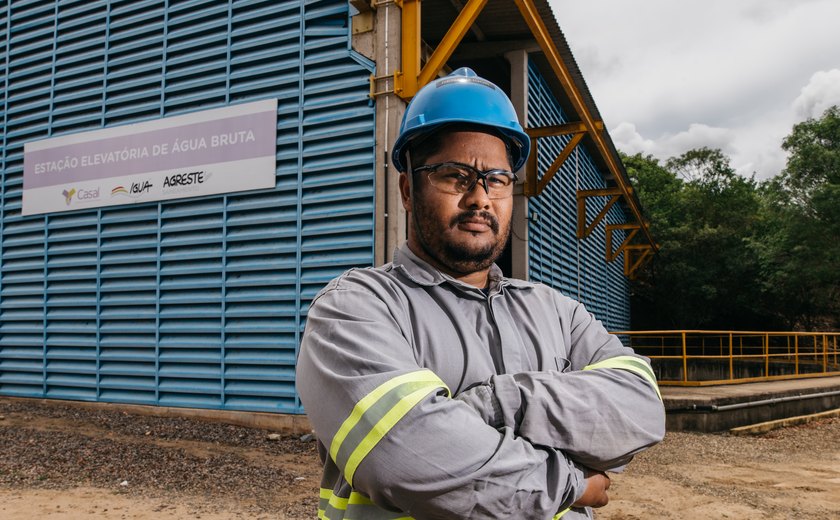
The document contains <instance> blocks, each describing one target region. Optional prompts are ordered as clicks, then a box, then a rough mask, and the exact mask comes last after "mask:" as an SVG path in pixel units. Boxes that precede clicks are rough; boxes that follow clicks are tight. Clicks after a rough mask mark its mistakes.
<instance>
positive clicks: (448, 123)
mask: <svg viewBox="0 0 840 520" xmlns="http://www.w3.org/2000/svg"><path fill="white" fill-rule="evenodd" d="M528 152H529V140H528V136H527V135H526V134H525V133H524V132H523V131H522V128H521V126H520V125H519V123H518V121H517V118H516V113H515V111H514V109H513V106H512V105H511V103H510V100H509V99H508V98H507V97H506V96H505V94H504V93H503V92H502V91H501V90H499V88H498V87H496V86H495V85H493V84H492V83H490V82H488V81H486V80H484V79H482V78H479V77H477V76H476V75H475V73H474V72H473V71H472V70H470V69H459V70H457V71H455V72H453V73H452V74H451V75H449V76H447V77H446V78H443V79H439V80H437V81H435V82H433V83H431V84H429V85H427V86H426V87H425V88H423V89H422V90H421V91H420V92H419V93H418V94H417V96H415V98H414V100H413V101H412V102H411V104H410V105H409V106H408V108H407V110H406V113H405V116H404V118H403V124H402V126H401V130H400V136H399V138H398V139H397V142H396V143H395V146H394V150H393V163H394V165H395V166H396V167H397V168H398V169H399V170H400V171H401V172H402V173H401V175H400V179H399V186H400V192H401V196H402V202H403V206H404V207H405V209H406V212H407V215H408V241H407V243H406V244H405V245H403V246H402V247H401V248H399V249H398V250H397V251H396V253H395V256H394V261H393V262H392V263H390V264H386V265H384V266H381V267H378V268H369V269H355V270H350V271H348V272H347V273H345V274H343V275H342V276H340V277H339V278H337V279H335V280H333V281H332V282H331V283H330V284H329V285H328V286H327V287H326V288H325V289H324V290H323V291H321V292H320V293H319V294H318V296H317V297H316V298H315V300H314V301H313V302H312V305H311V306H310V309H309V313H308V317H307V325H306V332H305V333H304V338H303V342H302V345H301V351H300V357H299V360H298V368H297V385H298V391H299V393H300V396H301V399H302V400H303V404H304V406H305V408H306V411H307V414H308V415H309V418H310V421H311V423H312V425H313V427H314V429H315V432H316V434H317V437H318V440H319V448H320V452H321V458H322V460H323V463H324V476H323V480H322V484H321V488H322V489H321V501H320V506H319V512H318V516H319V518H330V519H336V518H348V519H350V518H352V519H388V518H410V517H413V518H417V519H427V518H440V519H479V518H516V519H532V518H533V519H544V518H558V517H560V516H563V518H564V519H572V518H591V515H592V513H591V509H590V507H600V506H602V505H604V504H606V502H607V500H608V498H607V493H606V490H607V489H608V487H609V478H608V477H607V476H606V475H605V473H604V472H605V471H606V470H610V469H617V468H620V467H622V466H623V465H624V464H626V463H627V462H629V461H630V459H631V458H632V456H633V454H635V453H637V452H639V451H641V450H643V449H645V448H646V447H648V446H651V445H653V444H655V443H657V442H659V441H660V440H661V439H662V436H663V435H664V412H663V408H662V404H661V401H660V398H659V395H658V389H657V387H656V381H655V379H654V377H653V373H652V371H651V370H650V366H649V365H648V363H647V361H646V359H645V358H642V357H639V356H636V355H635V354H633V352H632V350H630V349H628V348H625V347H624V346H622V344H621V343H620V342H619V341H618V339H617V338H615V337H613V336H610V335H609V334H608V333H607V332H606V331H605V330H604V328H603V326H602V325H601V323H600V322H598V321H597V320H595V319H594V317H593V316H592V315H591V314H589V313H588V312H587V311H586V310H585V309H584V308H583V306H582V305H581V304H579V303H577V302H575V301H572V300H570V299H568V298H566V297H564V296H562V295H560V294H559V293H557V292H556V291H555V290H553V289H551V288H549V287H547V286H544V285H539V284H532V283H528V282H525V281H521V280H515V279H508V278H504V277H503V276H502V274H501V271H500V269H499V268H498V267H497V266H496V265H495V264H494V263H493V262H494V260H495V259H496V258H498V256H499V255H500V254H501V252H502V250H503V249H504V247H505V243H506V242H507V240H508V235H509V233H510V225H511V211H512V204H513V203H512V195H513V184H514V183H515V180H516V176H515V175H514V174H513V173H512V172H514V171H516V170H518V169H519V168H520V167H521V166H522V165H523V164H524V162H525V160H526V159H527V156H528Z"/></svg>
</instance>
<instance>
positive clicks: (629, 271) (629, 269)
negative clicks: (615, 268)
mask: <svg viewBox="0 0 840 520" xmlns="http://www.w3.org/2000/svg"><path fill="white" fill-rule="evenodd" d="M633 256H636V258H635V259H634V258H632V257H633ZM651 258H653V247H652V246H650V245H648V244H640V245H634V246H627V247H625V248H624V275H625V276H627V277H629V278H630V279H633V278H635V277H636V271H638V270H639V268H640V267H642V265H644V263H645V262H646V261H647V260H649V259H651Z"/></svg>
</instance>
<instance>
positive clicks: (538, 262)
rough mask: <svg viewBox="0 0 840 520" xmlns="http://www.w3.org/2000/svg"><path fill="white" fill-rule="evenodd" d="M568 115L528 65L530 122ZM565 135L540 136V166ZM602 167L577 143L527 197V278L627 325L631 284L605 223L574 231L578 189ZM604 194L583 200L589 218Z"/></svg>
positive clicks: (619, 235) (597, 184) (600, 181)
mask: <svg viewBox="0 0 840 520" xmlns="http://www.w3.org/2000/svg"><path fill="white" fill-rule="evenodd" d="M567 122H569V120H568V119H567V118H566V115H565V114H564V113H563V111H562V109H561V108H560V104H559V103H558V102H557V99H556V98H555V97H554V95H553V94H552V93H551V91H550V90H549V87H548V85H547V84H546V82H545V80H544V79H543V77H542V76H541V74H540V72H539V71H538V70H537V69H536V67H534V66H533V65H530V66H529V68H528V126H548V125H557V124H561V123H567ZM569 139H570V137H569V136H560V137H551V138H543V139H540V144H539V148H540V150H539V155H538V158H537V161H538V164H539V170H540V171H541V172H544V171H545V170H546V169H548V167H549V165H550V164H551V162H552V161H553V160H554V158H555V157H557V155H558V154H559V153H560V151H561V150H562V149H563V146H564V145H565V144H566V143H567V142H568V141H569ZM605 187H606V183H605V182H604V178H603V175H602V173H601V172H599V171H598V169H597V168H596V167H595V163H594V161H593V160H592V157H591V156H590V155H589V153H588V152H587V151H586V150H585V149H584V148H583V147H582V146H578V147H577V148H576V151H575V152H574V153H573V154H572V155H571V156H570V157H569V159H568V160H567V161H566V163H565V164H564V165H563V166H562V167H561V168H560V171H559V172H558V173H557V174H556V175H555V177H554V179H552V181H551V182H550V183H549V184H548V186H547V187H546V189H545V191H543V193H542V194H540V196H538V197H533V198H531V199H530V201H529V211H530V213H531V219H530V223H529V225H528V226H529V229H528V232H529V235H528V236H529V244H530V250H529V272H530V278H531V280H533V281H536V282H542V283H545V284H547V285H550V286H552V287H555V288H556V289H558V290H560V291H561V292H562V293H564V294H566V295H568V296H571V297H573V298H575V299H578V300H580V301H581V302H583V303H584V304H585V305H586V307H587V308H588V309H589V310H590V311H591V312H592V313H593V314H595V316H596V317H597V318H598V319H599V320H601V321H603V322H604V324H605V325H606V327H607V328H608V329H610V330H626V329H627V328H629V326H630V304H629V286H628V283H627V279H626V278H625V277H624V267H623V265H624V264H623V262H624V257H623V255H622V256H619V257H618V258H617V259H616V260H615V261H613V262H611V263H607V262H606V259H605V255H604V253H605V244H606V234H605V231H604V223H602V224H600V225H599V226H598V227H597V228H595V230H594V231H593V232H592V234H590V235H589V237H587V238H586V239H584V240H578V239H577V238H576V237H575V229H576V226H577V203H576V200H575V194H576V192H577V190H579V189H580V190H589V189H600V188H605ZM605 203H606V198H600V199H599V198H592V199H590V200H589V201H588V202H587V214H588V217H589V221H591V220H592V219H593V218H594V217H595V216H596V215H597V214H598V212H599V211H600V210H601V208H603V207H604V204H605ZM604 220H605V221H606V222H608V223H611V224H619V223H623V222H624V215H623V213H622V211H621V209H620V208H618V207H617V206H613V207H612V208H611V209H610V211H609V212H608V213H607V216H606V218H605V219H604ZM623 238H624V234H623V232H622V231H616V232H614V234H613V243H616V241H618V243H620V242H621V240H622V239H623Z"/></svg>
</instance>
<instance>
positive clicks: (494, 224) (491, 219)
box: [449, 211, 499, 235]
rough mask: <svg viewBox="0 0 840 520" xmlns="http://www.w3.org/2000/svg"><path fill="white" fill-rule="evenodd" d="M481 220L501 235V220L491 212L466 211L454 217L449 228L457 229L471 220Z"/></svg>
mask: <svg viewBox="0 0 840 520" xmlns="http://www.w3.org/2000/svg"><path fill="white" fill-rule="evenodd" d="M475 219H481V220H483V221H485V222H486V223H487V225H488V226H490V229H492V230H493V233H494V234H497V235H498V234H499V220H498V219H497V218H496V217H495V216H494V215H493V214H492V213H490V212H489V211H465V212H463V213H459V214H457V215H455V216H454V217H452V220H451V221H450V222H449V227H455V226H457V225H458V224H463V223H464V222H467V221H469V220H475Z"/></svg>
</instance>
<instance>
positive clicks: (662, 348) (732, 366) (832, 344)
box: [613, 330, 840, 386]
mask: <svg viewBox="0 0 840 520" xmlns="http://www.w3.org/2000/svg"><path fill="white" fill-rule="evenodd" d="M613 334H615V335H617V336H619V337H621V338H622V339H623V340H624V341H625V343H626V344H627V345H628V346H630V347H632V348H633V349H634V350H635V351H636V352H637V353H639V354H641V355H644V356H647V357H648V358H650V359H651V363H652V365H653V368H654V371H655V372H656V375H657V378H658V379H659V383H660V384H662V385H678V386H703V385H720V384H732V383H744V382H754V381H774V380H779V379H796V378H804V377H825V376H837V375H840V364H838V341H837V339H838V337H840V332H798V331H787V332H783V331H731V330H646V331H618V332H613ZM800 338H803V339H805V338H807V340H805V341H800ZM736 340H737V342H738V344H737V347H738V348H737V350H736V344H735V342H736ZM791 340H792V341H791ZM791 342H792V343H793V352H791V348H790V347H791Z"/></svg>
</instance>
